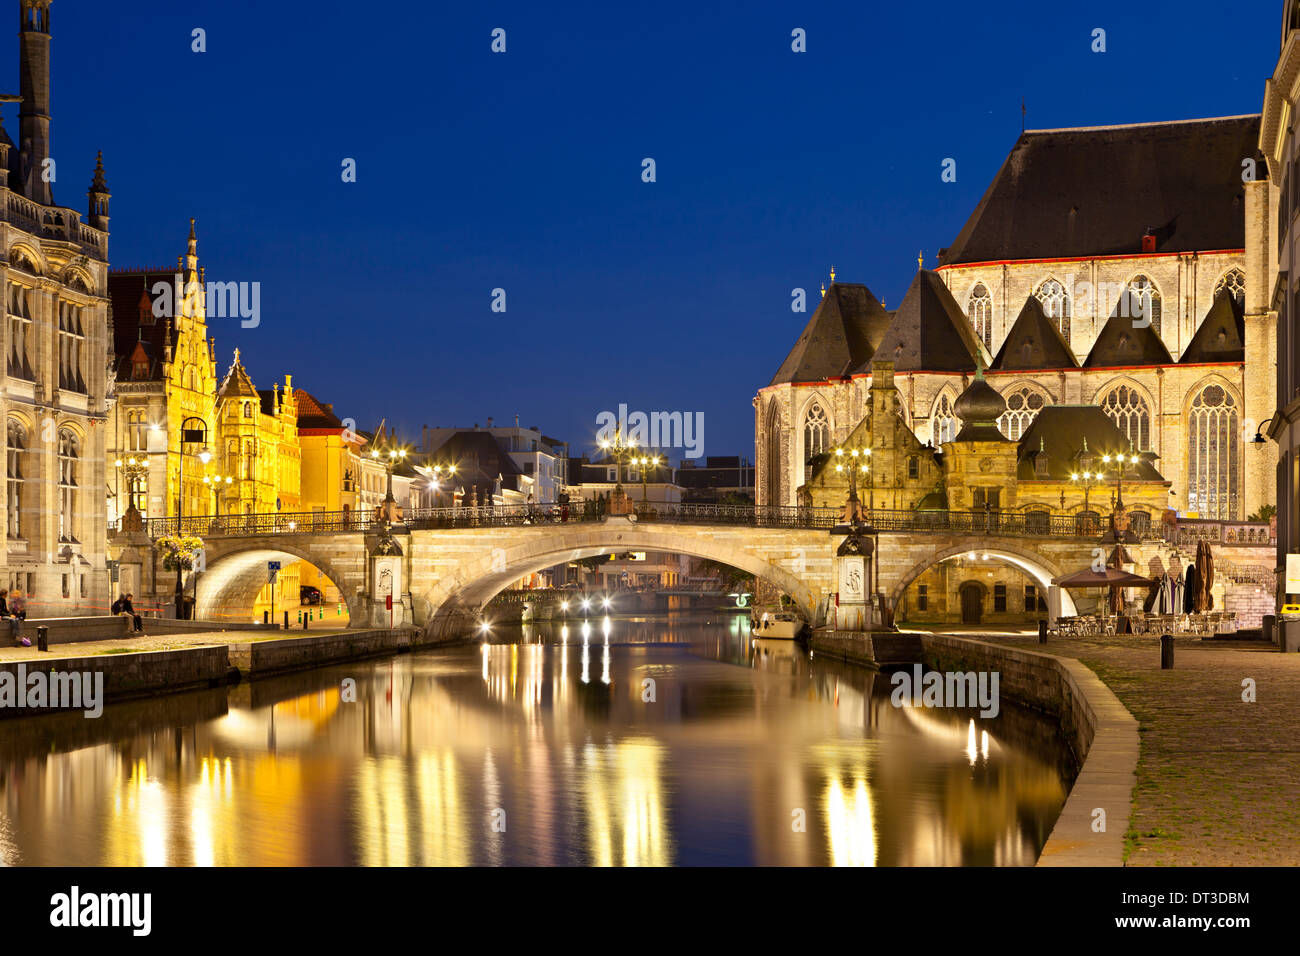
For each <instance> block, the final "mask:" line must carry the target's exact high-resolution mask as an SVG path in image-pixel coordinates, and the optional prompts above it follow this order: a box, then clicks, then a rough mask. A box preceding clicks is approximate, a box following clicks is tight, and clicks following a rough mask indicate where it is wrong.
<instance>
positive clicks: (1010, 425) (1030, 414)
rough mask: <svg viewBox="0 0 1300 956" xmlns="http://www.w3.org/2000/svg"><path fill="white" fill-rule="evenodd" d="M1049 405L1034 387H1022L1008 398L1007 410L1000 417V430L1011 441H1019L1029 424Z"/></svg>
mask: <svg viewBox="0 0 1300 956" xmlns="http://www.w3.org/2000/svg"><path fill="white" fill-rule="evenodd" d="M1046 404H1047V398H1046V396H1044V395H1043V393H1042V392H1041V391H1039V390H1038V389H1037V388H1035V387H1034V386H1032V385H1022V386H1020V387H1019V388H1017V389H1016V390H1015V391H1013V392H1012V393H1011V394H1010V395H1008V396H1007V410H1006V411H1005V412H1003V413H1002V414H1001V415H1000V416H998V430H999V431H1001V432H1002V434H1003V435H1005V436H1006V437H1007V438H1009V439H1010V440H1011V441H1019V440H1020V436H1021V435H1023V434H1024V433H1025V432H1026V431H1028V430H1029V424H1030V422H1032V421H1033V420H1034V417H1035V416H1036V415H1037V414H1038V412H1039V411H1040V410H1041V409H1042V407H1043V406H1044V405H1046Z"/></svg>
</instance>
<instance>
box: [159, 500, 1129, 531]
mask: <svg viewBox="0 0 1300 956" xmlns="http://www.w3.org/2000/svg"><path fill="white" fill-rule="evenodd" d="M633 504H634V507H635V515H636V519H637V521H639V522H645V523H662V524H694V525H720V526H727V527H751V528H802V529H812V530H826V531H830V530H831V529H833V528H835V527H837V526H840V525H841V524H842V514H843V513H842V512H841V510H840V509H839V508H801V507H790V506H784V505H718V504H687V503H680V502H677V503H668V504H665V503H662V502H634V503H633ZM605 517H606V515H605V514H604V512H603V511H602V510H601V509H600V507H598V506H597V504H596V503H595V502H582V501H577V502H571V503H569V504H567V505H559V504H545V505H536V504H533V505H529V504H522V505H505V506H496V507H489V506H481V507H469V508H415V509H407V511H406V513H405V515H404V519H403V522H402V524H403V525H405V527H407V528H409V529H413V530H416V529H437V528H500V527H527V526H532V525H561V524H578V523H584V522H594V521H603V520H604V519H605ZM863 523H864V525H865V526H866V527H869V528H874V529H875V530H877V531H884V532H912V533H920V534H927V533H929V534H964V535H1001V536H1010V537H1082V538H1087V537H1097V536H1099V535H1100V534H1101V533H1102V531H1104V530H1105V525H1106V522H1105V519H1104V518H1101V517H1100V516H1098V515H1097V514H1095V513H1092V512H1085V513H1082V514H1049V513H1048V512H1046V511H1033V512H1028V513H1025V512H1010V511H904V510H892V509H884V508H879V509H876V510H874V511H870V512H867V513H866V514H865V515H864V518H863ZM383 527H384V524H383V522H382V521H381V520H380V519H378V518H377V517H375V516H374V515H373V514H369V513H367V514H359V513H357V512H355V511H330V512H296V513H286V512H275V513H270V514H249V515H217V516H214V515H195V516H192V517H186V518H182V519H180V520H179V521H178V520H177V519H176V518H149V519H146V521H145V531H146V532H147V533H148V534H149V535H150V536H151V537H154V538H157V537H160V536H162V535H164V534H174V533H176V532H178V531H179V532H180V533H182V534H187V535H197V536H198V537H201V538H207V537H223V536H264V535H273V534H335V533H340V532H366V531H378V530H381V529H382V528H383Z"/></svg>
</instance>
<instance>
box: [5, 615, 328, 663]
mask: <svg viewBox="0 0 1300 956" xmlns="http://www.w3.org/2000/svg"><path fill="white" fill-rule="evenodd" d="M344 630H346V628H340V627H328V626H326V625H324V624H322V625H320V626H318V627H315V628H310V629H308V630H306V631H304V630H302V628H297V629H293V628H290V629H289V630H287V631H284V630H280V631H247V630H239V631H223V630H211V631H193V632H190V633H185V634H150V633H149V624H148V622H147V621H146V622H145V633H144V634H143V635H142V636H140V637H133V638H117V639H113V640H105V641H79V642H77V643H75V644H51V645H50V649H49V651H48V652H45V653H42V652H41V651H39V650H37V649H36V638H35V635H31V634H29V635H28V636H29V637H31V638H32V646H31V647H21V646H17V647H16V646H14V645H12V644H10V643H9V636H8V634H7V633H5V634H4V636H3V638H2V639H0V640H3V644H0V661H22V660H42V661H53V660H60V659H63V658H75V657H89V656H92V655H95V654H123V653H130V652H142V651H169V650H174V649H176V648H182V647H203V646H212V645H214V644H250V643H253V642H255V641H279V640H284V639H286V638H298V637H322V636H324V635H326V634H340V633H342V632H343V631H344Z"/></svg>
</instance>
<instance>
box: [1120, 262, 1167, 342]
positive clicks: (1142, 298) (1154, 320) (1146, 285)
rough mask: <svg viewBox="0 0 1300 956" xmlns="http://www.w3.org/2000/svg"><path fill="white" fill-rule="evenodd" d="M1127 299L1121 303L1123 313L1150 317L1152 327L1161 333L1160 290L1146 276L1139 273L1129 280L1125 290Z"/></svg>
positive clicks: (1142, 317)
mask: <svg viewBox="0 0 1300 956" xmlns="http://www.w3.org/2000/svg"><path fill="white" fill-rule="evenodd" d="M1124 299H1125V301H1124V302H1123V303H1121V308H1120V311H1121V314H1123V315H1125V316H1127V317H1128V318H1132V319H1137V320H1141V319H1149V320H1150V323H1151V328H1152V329H1153V330H1154V331H1155V333H1156V334H1157V335H1159V334H1160V290H1159V289H1157V288H1156V285H1155V283H1154V282H1152V281H1151V280H1150V279H1148V278H1147V277H1146V276H1142V275H1138V276H1134V277H1133V278H1132V279H1130V280H1129V284H1128V289H1126V290H1125V295H1124Z"/></svg>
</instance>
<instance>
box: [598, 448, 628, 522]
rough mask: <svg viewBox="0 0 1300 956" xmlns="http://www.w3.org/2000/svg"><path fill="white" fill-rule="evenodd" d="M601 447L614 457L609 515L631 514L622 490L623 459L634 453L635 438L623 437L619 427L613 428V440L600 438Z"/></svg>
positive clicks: (625, 493) (625, 495)
mask: <svg viewBox="0 0 1300 956" xmlns="http://www.w3.org/2000/svg"><path fill="white" fill-rule="evenodd" d="M600 447H601V449H602V450H603V451H604V452H605V453H606V454H607V455H608V456H609V457H611V458H613V459H614V478H615V481H614V490H613V491H611V492H610V493H609V510H608V512H607V513H608V514H611V515H626V514H631V512H632V506H631V504H630V503H629V502H628V500H627V492H626V491H624V490H623V459H625V458H631V457H632V456H633V455H634V454H635V453H636V439H635V438H624V437H623V429H622V428H621V427H619V428H617V429H615V430H614V440H613V441H610V440H609V439H608V438H602V439H601V441H600Z"/></svg>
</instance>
